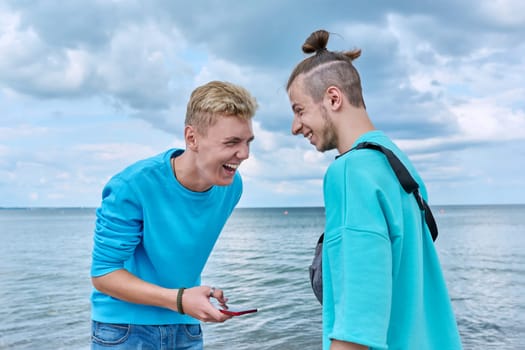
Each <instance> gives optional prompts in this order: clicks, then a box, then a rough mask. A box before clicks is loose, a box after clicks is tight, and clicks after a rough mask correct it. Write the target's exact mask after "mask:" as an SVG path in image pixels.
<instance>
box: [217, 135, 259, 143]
mask: <svg viewBox="0 0 525 350" xmlns="http://www.w3.org/2000/svg"><path fill="white" fill-rule="evenodd" d="M254 139H255V136H252V137H250V138H249V139H248V140H247V141H248V142H251V141H253V140H254ZM242 140H243V139H242V138H240V137H237V136H232V137H227V138H225V139H224V142H231V141H235V142H240V141H242Z"/></svg>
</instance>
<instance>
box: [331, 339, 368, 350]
mask: <svg viewBox="0 0 525 350" xmlns="http://www.w3.org/2000/svg"><path fill="white" fill-rule="evenodd" d="M330 350H368V346H364V345H360V344H356V343H349V342H345V341H340V340H335V339H334V340H332V345H330Z"/></svg>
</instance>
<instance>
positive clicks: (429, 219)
mask: <svg viewBox="0 0 525 350" xmlns="http://www.w3.org/2000/svg"><path fill="white" fill-rule="evenodd" d="M363 148H369V149H373V150H376V151H379V152H381V153H383V154H384V155H385V156H386V159H387V160H388V163H390V166H391V167H392V170H393V171H394V173H395V174H396V176H397V179H398V180H399V183H400V184H401V186H402V187H403V189H404V190H405V192H406V193H413V194H414V197H415V198H416V201H417V204H418V206H419V209H420V210H422V211H423V212H424V213H425V222H426V224H427V226H428V229H429V231H430V234H431V235H432V240H433V241H435V240H436V238H437V236H438V229H437V225H436V220H434V215H432V211H431V210H430V207H429V206H428V204H427V202H426V201H425V200H424V199H423V197H421V195H420V194H419V185H418V183H417V182H416V180H414V178H413V177H412V175H410V172H409V171H408V169H407V168H406V167H405V166H404V165H403V163H402V162H401V161H400V160H399V158H397V156H396V155H395V154H394V152H392V151H391V150H390V149H388V148H386V147H383V146H381V145H379V144H377V143H373V142H361V143H360V144H358V145H357V146H355V147H354V148H352V149H353V150H358V149H363Z"/></svg>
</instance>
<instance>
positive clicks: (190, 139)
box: [184, 125, 199, 152]
mask: <svg viewBox="0 0 525 350" xmlns="http://www.w3.org/2000/svg"><path fill="white" fill-rule="evenodd" d="M197 139H198V135H197V130H195V128H194V127H193V126H191V125H186V126H185V127H184V140H185V141H186V148H188V149H190V150H192V151H194V152H196V151H197V150H198V148H199V147H198V142H197Z"/></svg>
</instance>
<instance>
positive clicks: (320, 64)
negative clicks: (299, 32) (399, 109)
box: [286, 29, 366, 108]
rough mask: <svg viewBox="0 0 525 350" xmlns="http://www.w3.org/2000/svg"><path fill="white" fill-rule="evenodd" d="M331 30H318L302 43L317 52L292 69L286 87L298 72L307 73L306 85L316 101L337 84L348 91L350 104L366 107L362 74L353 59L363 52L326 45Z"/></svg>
mask: <svg viewBox="0 0 525 350" xmlns="http://www.w3.org/2000/svg"><path fill="white" fill-rule="evenodd" d="M329 37H330V33H329V32H327V31H326V30H322V29H321V30H318V31H315V32H313V33H312V34H310V36H309V37H308V38H307V39H306V41H305V42H304V44H303V46H302V50H303V52H304V53H305V54H312V53H315V54H314V55H312V56H310V57H307V58H305V59H304V60H303V61H301V62H300V63H299V64H298V65H297V66H296V67H295V68H294V70H293V71H292V74H291V75H290V78H289V79H288V84H287V85H286V90H289V89H290V86H291V85H292V83H293V82H294V81H295V79H297V77H298V76H300V75H302V76H303V77H304V81H303V82H304V84H303V87H304V89H305V90H306V91H305V92H307V93H308V94H309V95H310V96H311V97H312V99H313V100H314V102H316V103H317V102H320V101H321V99H322V98H323V95H324V93H325V91H326V89H327V88H328V87H330V86H336V87H338V88H339V89H341V91H343V93H344V94H345V96H346V98H347V99H348V101H349V102H350V104H351V105H352V106H354V107H357V108H366V106H365V101H364V99H363V91H362V88H361V78H360V77H359V73H358V72H357V69H356V68H355V67H354V65H353V64H352V61H353V60H355V59H357V58H358V57H359V56H360V55H361V50H360V49H354V50H351V51H343V52H336V51H329V50H327V48H326V44H327V43H328V39H329Z"/></svg>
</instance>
